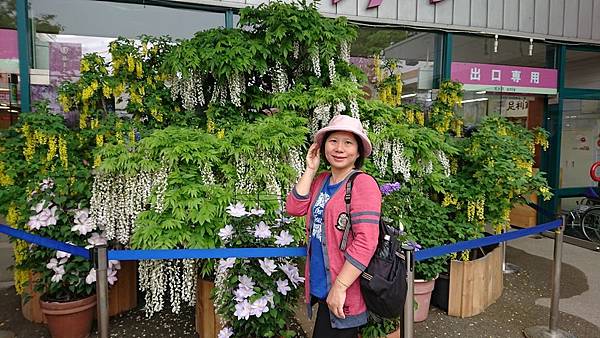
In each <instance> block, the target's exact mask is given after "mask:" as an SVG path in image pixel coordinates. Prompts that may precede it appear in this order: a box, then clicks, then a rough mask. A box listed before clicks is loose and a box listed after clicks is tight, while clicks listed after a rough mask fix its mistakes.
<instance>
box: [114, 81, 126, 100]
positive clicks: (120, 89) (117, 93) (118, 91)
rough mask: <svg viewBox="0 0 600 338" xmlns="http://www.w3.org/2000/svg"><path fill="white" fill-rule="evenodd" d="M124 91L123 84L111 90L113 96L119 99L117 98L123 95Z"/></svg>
mask: <svg viewBox="0 0 600 338" xmlns="http://www.w3.org/2000/svg"><path fill="white" fill-rule="evenodd" d="M124 91H125V83H123V82H121V83H119V84H118V85H117V86H116V87H115V88H114V89H113V95H114V96H115V97H119V96H121V94H123V92H124Z"/></svg>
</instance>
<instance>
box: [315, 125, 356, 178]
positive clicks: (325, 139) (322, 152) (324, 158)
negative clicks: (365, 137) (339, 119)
mask: <svg viewBox="0 0 600 338" xmlns="http://www.w3.org/2000/svg"><path fill="white" fill-rule="evenodd" d="M336 131H340V130H332V131H328V132H326V133H325V136H323V141H322V142H321V159H322V160H323V161H325V163H327V164H328V165H331V163H329V161H327V158H326V157H325V143H326V142H327V139H328V138H329V136H331V134H333V133H335V132H336ZM351 134H352V136H354V139H355V140H356V144H357V145H358V158H357V159H356V161H354V169H360V168H362V166H363V164H364V163H365V157H364V156H363V154H364V152H365V147H364V146H363V143H362V140H361V138H360V137H358V136H357V135H356V134H355V133H352V132H351Z"/></svg>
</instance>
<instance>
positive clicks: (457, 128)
mask: <svg viewBox="0 0 600 338" xmlns="http://www.w3.org/2000/svg"><path fill="white" fill-rule="evenodd" d="M452 129H453V130H454V134H456V137H462V129H463V121H462V120H461V119H455V120H454V121H452Z"/></svg>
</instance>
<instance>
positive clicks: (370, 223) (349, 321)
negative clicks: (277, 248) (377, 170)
mask: <svg viewBox="0 0 600 338" xmlns="http://www.w3.org/2000/svg"><path fill="white" fill-rule="evenodd" d="M328 176H330V173H329V172H323V173H321V174H319V175H318V176H317V177H316V178H315V179H314V180H313V182H312V184H311V187H310V192H309V194H308V195H306V196H301V195H299V194H298V192H297V191H296V189H295V188H294V189H293V190H292V192H291V193H290V194H288V196H287V203H286V210H287V212H288V213H289V214H290V215H292V216H304V215H306V235H307V238H308V236H309V234H310V233H311V230H312V219H311V216H312V215H311V214H312V212H311V210H312V207H313V204H314V203H315V202H316V199H317V197H318V195H319V192H320V191H321V189H322V187H323V184H325V181H326V178H327V177H328ZM345 191H346V180H344V182H343V183H342V186H341V187H340V188H339V190H338V191H337V192H336V193H335V194H334V195H333V196H332V197H331V199H330V200H329V201H328V202H327V204H326V205H325V210H324V215H323V219H324V223H325V230H324V235H325V238H324V240H323V254H324V258H325V271H326V272H327V287H328V289H331V285H332V284H333V283H334V282H335V279H336V278H337V275H338V273H339V272H340V270H341V269H342V266H343V265H344V262H345V261H349V262H350V263H351V264H352V265H354V266H355V267H357V268H358V269H360V270H361V271H364V270H365V268H366V267H367V265H369V262H370V260H371V257H372V256H373V254H374V253H375V249H376V247H377V240H378V237H379V226H378V224H379V217H380V215H381V192H380V191H379V186H378V185H377V182H375V180H374V179H373V178H372V177H371V176H369V175H365V174H360V175H358V176H357V177H356V178H355V179H354V184H353V186H352V200H351V203H350V215H351V219H352V231H351V232H350V235H349V236H348V245H347V247H346V251H345V252H342V251H340V249H339V247H340V242H341V240H342V236H343V233H344V232H343V231H340V230H338V229H336V227H335V224H336V223H337V219H338V216H339V214H340V213H342V212H345V211H346V204H345V202H344V194H345ZM309 243H310V241H309ZM310 252H311V250H310V246H309V248H308V255H309V257H308V258H307V260H306V270H305V286H304V287H305V290H304V291H305V299H306V303H307V304H308V303H309V302H310V285H309V283H310V269H309V267H310ZM309 308H310V307H309ZM344 312H345V314H346V319H340V318H337V317H335V316H333V315H331V316H330V317H331V324H332V327H334V328H347V327H356V326H360V325H363V324H365V323H366V321H367V318H368V313H367V307H366V305H365V302H364V299H363V297H362V294H361V292H360V285H359V279H356V281H355V282H354V283H352V285H350V287H349V288H348V290H347V291H346V302H345V304H344ZM309 315H310V311H309Z"/></svg>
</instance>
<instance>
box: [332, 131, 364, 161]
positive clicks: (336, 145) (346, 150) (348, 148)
mask: <svg viewBox="0 0 600 338" xmlns="http://www.w3.org/2000/svg"><path fill="white" fill-rule="evenodd" d="M359 155H360V154H359V153H358V143H357V141H356V137H355V136H354V134H352V133H351V132H348V131H336V132H333V133H331V134H330V135H329V137H327V139H326V140H325V158H326V159H327V161H328V162H329V164H331V168H332V169H338V170H344V169H352V168H354V162H355V161H356V159H358V157H359Z"/></svg>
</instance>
